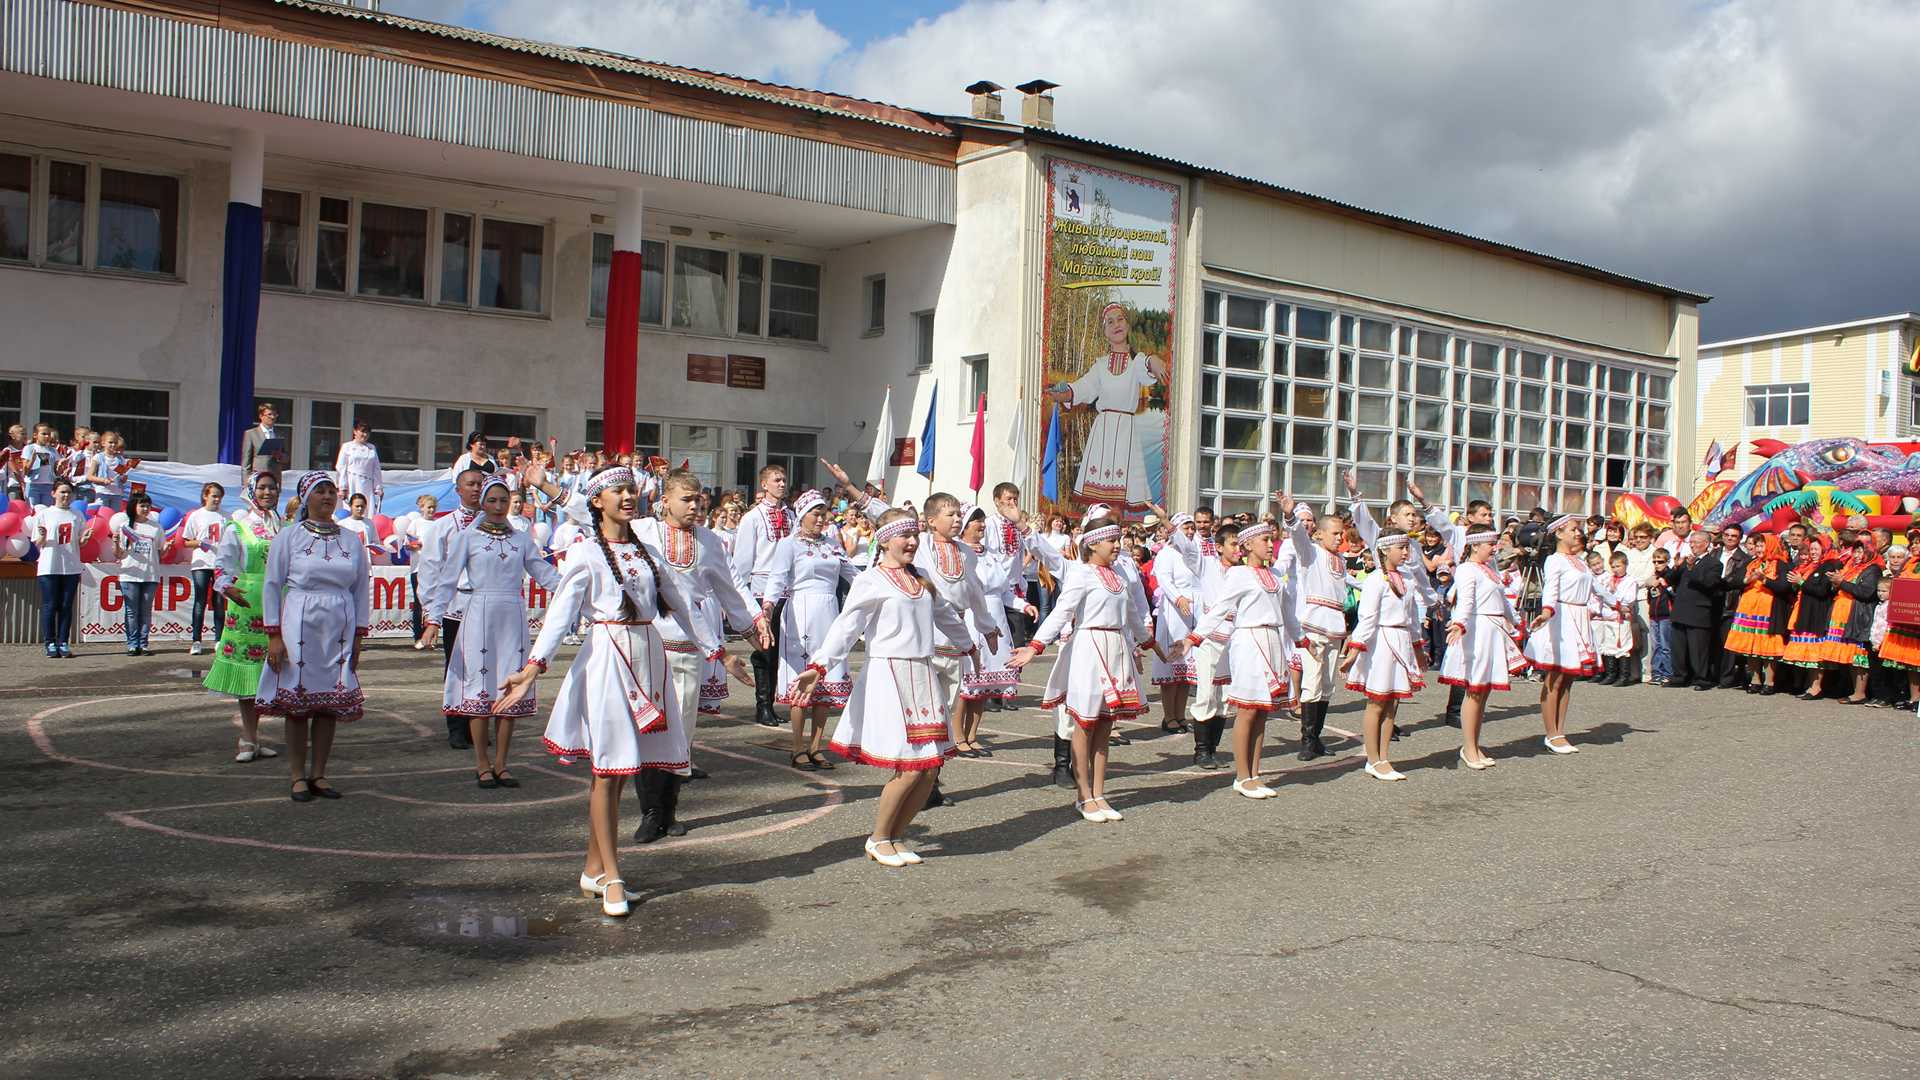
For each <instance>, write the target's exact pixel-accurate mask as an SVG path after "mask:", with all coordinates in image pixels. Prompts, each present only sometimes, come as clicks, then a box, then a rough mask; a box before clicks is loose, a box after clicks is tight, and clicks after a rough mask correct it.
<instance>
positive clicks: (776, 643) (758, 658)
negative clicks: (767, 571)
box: [748, 600, 787, 715]
mask: <svg viewBox="0 0 1920 1080" xmlns="http://www.w3.org/2000/svg"><path fill="white" fill-rule="evenodd" d="M786 612H787V602H786V601H785V600H782V601H780V602H779V603H777V604H775V605H773V611H772V613H771V614H769V615H768V616H767V630H768V631H769V632H771V633H772V634H773V646H772V647H771V648H767V649H755V650H754V651H753V652H752V653H751V654H749V657H748V660H749V662H750V663H751V664H752V665H753V706H754V711H755V713H756V715H757V714H758V712H759V710H760V709H762V708H764V709H767V710H768V711H772V710H773V698H774V694H775V693H776V692H777V688H776V687H775V686H774V682H775V681H776V680H778V679H779V678H780V620H781V618H782V616H784V615H785V614H786Z"/></svg>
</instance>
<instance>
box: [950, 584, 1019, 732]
mask: <svg viewBox="0 0 1920 1080" xmlns="http://www.w3.org/2000/svg"><path fill="white" fill-rule="evenodd" d="M1017 550H1018V549H1016V551H1017ZM974 556H975V562H974V564H973V566H974V570H975V572H976V573H977V574H978V575H979V577H980V590H981V593H982V594H983V595H984V596H985V597H986V600H987V609H988V610H989V611H990V612H991V613H992V614H993V620H992V621H991V622H989V623H985V624H983V623H982V622H981V621H980V617H979V616H978V615H975V614H973V613H972V612H968V613H967V629H968V630H971V631H972V632H973V647H974V648H976V649H978V650H980V665H979V667H978V668H976V669H974V670H972V671H969V672H967V673H966V674H965V675H963V676H961V678H960V696H961V697H963V698H965V699H967V700H968V701H986V700H987V699H989V698H999V699H1000V700H1002V701H1008V700H1011V699H1012V698H1013V696H1014V695H1015V694H1016V693H1017V692H1018V691H1019V689H1020V675H1019V673H1018V672H1016V671H1014V670H1013V669H1012V668H1011V667H1008V666H1007V662H1008V661H1009V660H1011V659H1013V649H1014V642H1013V631H1012V629H1011V628H1010V627H1009V625H1008V623H1007V612H1008V611H1019V610H1020V605H1021V604H1022V603H1024V601H1023V600H1022V599H1021V597H1020V594H1019V592H1018V591H1017V586H1016V581H1017V580H1018V579H1017V578H1016V577H1015V576H1014V575H1015V573H1016V571H1017V570H1018V568H1019V561H1018V560H1017V559H1004V558H998V557H996V556H995V555H993V553H992V552H990V551H988V550H987V549H985V548H984V547H982V548H976V549H974ZM989 630H992V631H994V632H996V633H997V634H999V635H1000V636H999V638H998V640H997V643H996V644H997V647H996V648H992V649H989V648H987V631H989Z"/></svg>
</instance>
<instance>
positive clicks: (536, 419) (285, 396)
mask: <svg viewBox="0 0 1920 1080" xmlns="http://www.w3.org/2000/svg"><path fill="white" fill-rule="evenodd" d="M51 381H54V382H58V381H61V380H58V379H55V380H51ZM125 385H132V384H131V383H128V384H125ZM254 396H255V397H263V398H277V399H279V400H282V401H290V402H292V403H293V410H294V415H293V417H292V418H287V417H282V420H283V422H284V421H287V420H289V419H291V422H292V425H293V429H294V435H295V439H294V442H295V444H296V445H295V446H294V448H293V459H294V460H293V467H294V468H307V469H331V468H333V462H331V461H325V462H321V461H309V460H306V459H307V458H308V457H309V456H310V454H309V452H308V451H309V444H310V443H311V441H312V439H311V429H312V420H313V403H314V402H316V401H318V402H325V403H328V404H333V405H338V406H339V407H340V438H341V440H342V441H345V440H346V439H349V438H351V437H352V435H353V407H354V406H355V405H395V406H400V407H402V408H408V409H419V410H420V431H419V438H420V441H419V444H418V448H417V450H416V452H415V454H414V457H415V460H416V461H418V462H419V464H417V465H413V466H399V467H403V468H404V467H411V468H415V469H426V470H433V469H436V468H441V467H443V466H437V465H435V464H434V461H433V440H434V438H435V437H436V436H437V435H438V434H439V425H438V422H437V421H438V419H439V417H438V413H437V412H436V410H438V409H459V410H460V411H461V417H460V421H461V429H460V433H461V435H462V436H463V437H464V436H465V435H466V433H467V432H469V431H472V430H473V425H474V423H475V420H474V415H475V414H476V413H483V412H489V413H512V414H514V415H518V416H532V417H533V430H534V435H535V437H536V438H544V437H545V435H546V433H547V432H549V431H550V430H551V429H550V428H549V427H548V422H547V418H548V412H547V410H546V409H544V408H541V407H538V406H531V405H507V404H497V403H494V404H489V403H481V402H460V401H421V400H420V399H419V398H400V397H389V396H387V395H383V394H338V393H313V392H309V391H305V390H287V389H282V388H279V387H268V386H263V387H259V388H257V389H256V390H255V391H254ZM387 464H388V467H389V468H392V467H396V466H393V465H392V464H391V463H387Z"/></svg>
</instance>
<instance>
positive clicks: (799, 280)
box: [767, 259, 820, 341]
mask: <svg viewBox="0 0 1920 1080" xmlns="http://www.w3.org/2000/svg"><path fill="white" fill-rule="evenodd" d="M767 334H768V336H770V337H776V338H788V339H792V340H797V341H818V340H820V268H819V267H818V266H815V265H814V264H812V263H803V262H791V261H789V260H786V259H774V260H773V287H772V289H771V290H769V293H768V299H767Z"/></svg>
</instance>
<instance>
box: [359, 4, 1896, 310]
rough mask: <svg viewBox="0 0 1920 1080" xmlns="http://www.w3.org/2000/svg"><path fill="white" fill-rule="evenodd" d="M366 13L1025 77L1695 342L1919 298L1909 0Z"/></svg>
mask: <svg viewBox="0 0 1920 1080" xmlns="http://www.w3.org/2000/svg"><path fill="white" fill-rule="evenodd" d="M385 6H386V8H387V9H388V10H391V11H398V12H402V13H405V14H411V15H418V16H421V17H425V18H433V19H439V20H442V21H447V22H456V23H461V24H465V25H469V26H481V27H485V28H488V29H493V30H498V31H500V32H503V33H509V34H515V35H520V36H525V37H532V38H538V39H541V40H546V41H556V42H564V43H567V44H585V45H593V46H596V47H599V48H603V49H610V50H613V51H616V52H621V53H625V54H628V55H632V56H638V57H643V58H646V59H653V60H663V61H668V62H672V63H677V64H684V65H689V66H693V67H701V68H708V69H712V70H718V71H726V72H731V73H735V74H740V75H746V76H751V77H755V78H762V79H769V80H773V81H777V82H783V83H789V84H793V85H799V86H809V87H817V88H821V89H827V90H833V91H838V92H840V93H846V94H853V95H856V96H859V97H866V98H874V99H877V100H881V101H887V102H891V103H894V104H898V105H904V106H908V107H910V108H916V109H922V110H925V111H928V112H936V113H964V112H965V111H966V108H967V102H966V95H965V94H963V93H962V92H961V89H960V88H961V87H963V86H965V85H966V84H967V83H969V82H972V81H973V80H975V79H981V78H986V79H992V80H993V81H995V82H998V83H1002V84H1004V85H1008V86H1011V85H1013V84H1014V83H1019V82H1024V81H1026V80H1027V79H1029V78H1032V77H1035V76H1039V77H1044V78H1047V79H1050V80H1052V81H1054V82H1057V83H1060V84H1061V88H1060V89H1059V90H1057V91H1055V96H1056V98H1057V99H1058V121H1059V124H1060V127H1061V128H1062V129H1064V130H1066V131H1070V132H1072V133H1074V134H1077V135H1084V136H1088V137H1091V138H1096V139H1101V140H1105V141H1110V142H1116V143H1120V144H1123V145H1127V146H1132V147H1137V148H1139V149H1142V150H1148V151H1152V152H1155V153H1160V154H1165V155H1168V156H1172V157H1177V158H1182V159H1185V160H1189V161H1197V162H1204V163H1206V164H1208V165H1210V166H1214V167H1217V168H1222V169H1226V170H1229V171H1232V172H1238V173H1243V174H1246V175H1250V176H1255V177H1258V178H1260V179H1263V180H1270V181H1273V182H1276V183H1279V184H1284V185H1286V186H1289V187H1294V188H1299V189H1303V190H1306V191H1311V192H1314V193H1316V194H1322V195H1328V196H1331V197H1334V198H1337V199H1341V200H1343V201H1347V202H1353V203H1358V204H1360V205H1362V206H1367V207H1371V208H1374V209H1379V210H1386V211H1391V212H1393V213H1397V214H1402V215H1405V216H1408V217H1412V218H1416V219H1419V220H1422V221H1427V222H1431V223H1433V224H1437V225H1443V226H1446V227H1449V228H1453V229H1459V230H1462V231H1465V232H1469V233H1473V234H1476V235H1480V236H1485V237H1489V238H1492V239H1496V240H1502V241H1505V242H1509V243H1514V244H1520V245H1523V246H1526V247H1532V248H1537V249H1539V250H1542V251H1546V252H1549V253H1552V254H1555V255H1560V256H1564V257H1567V258H1572V259H1578V260H1581V261H1584V262H1591V263H1594V264H1596V265H1599V266H1603V267H1606V268H1608V269H1611V270H1617V271H1620V272H1622V273H1627V274H1632V275H1635V276H1638V277H1646V278H1651V279H1653V280H1656V281H1661V282H1665V283H1667V284H1671V285H1675V286H1679V287H1682V288H1687V289H1691V290H1695V291H1699V292H1706V293H1712V294H1713V295H1714V296H1715V297H1716V299H1715V300H1714V301H1713V303H1711V304H1709V305H1708V306H1707V307H1706V308H1705V309H1704V310H1703V312H1702V321H1703V325H1702V331H1701V333H1702V340H1715V339H1722V338H1728V337H1738V336H1744V335H1747V334H1754V333H1762V332H1765V331H1768V330H1776V329H1786V328H1789V327H1796V326H1806V325H1814V324H1819V323H1828V322H1841V321H1845V320H1849V319H1855V318H1861V317H1865V316H1869V315H1882V314H1887V313H1889V312H1895V311H1905V310H1909V309H1912V308H1914V307H1917V306H1920V199H1917V198H1916V192H1920V182H1917V181H1920V127H1916V125H1915V123H1914V117H1915V115H1916V114H1915V104H1916V103H1917V102H1920V3H1913V2H1909V0H1721V2H1717V3H1701V2H1693V3H1683V2H1681V0H1611V2H1609V3H1606V4H1575V3H1558V4H1537V3H1523V2H1499V0H1343V2H1342V3H1339V4H1325V3H1317V2H1313V3H1309V2H1294V0H1289V2H1285V3H1279V2H1273V0H1204V2H1202V3H1197V4H1169V3H1164V2H1160V3H1146V2H1142V0H962V2H957V3H956V2H946V3H936V2H929V0H913V2H899V3H884V4H883V3H862V2H858V0H818V2H813V3H808V2H807V0H791V2H787V3H780V4H772V3H764V2H755V0H387V3H386V5H385ZM1016 98H1017V95H1015V94H1013V93H1011V92H1010V93H1009V94H1008V104H1009V107H1010V110H1017V108H1018V105H1017V101H1016V100H1015V99H1016Z"/></svg>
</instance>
